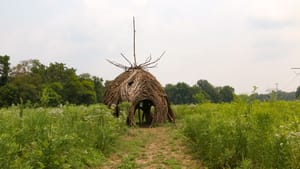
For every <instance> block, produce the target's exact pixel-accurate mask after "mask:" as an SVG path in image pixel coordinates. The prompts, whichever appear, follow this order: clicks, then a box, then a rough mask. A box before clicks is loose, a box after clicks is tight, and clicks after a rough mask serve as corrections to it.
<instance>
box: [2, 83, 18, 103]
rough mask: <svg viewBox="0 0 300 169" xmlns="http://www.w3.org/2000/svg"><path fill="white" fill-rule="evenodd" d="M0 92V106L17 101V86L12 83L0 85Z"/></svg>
mask: <svg viewBox="0 0 300 169" xmlns="http://www.w3.org/2000/svg"><path fill="white" fill-rule="evenodd" d="M0 93H1V94H0V107H3V106H6V107H8V106H11V105H12V104H16V103H18V88H17V86H15V85H14V84H11V83H7V84H6V85H4V86H1V87H0Z"/></svg>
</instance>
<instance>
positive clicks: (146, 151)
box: [99, 124, 205, 169]
mask: <svg viewBox="0 0 300 169" xmlns="http://www.w3.org/2000/svg"><path fill="white" fill-rule="evenodd" d="M99 168H104V169H111V168H113V169H114V168H115V169H117V168H118V169H131V168H143V169H158V168H159V169H169V168H170V169H181V168H182V169H184V168H186V169H187V168H188V169H199V168H200V169H202V168H203V169H204V168H205V167H204V166H203V165H202V164H201V162H200V161H199V160H197V159H195V158H194V155H193V153H192V151H191V150H190V149H189V146H188V143H187V141H186V140H185V139H184V137H183V135H181V133H180V132H179V130H178V127H177V126H176V125H174V124H166V125H163V126H159V127H153V128H140V127H134V128H130V129H129V130H128V132H127V134H126V135H124V136H122V137H121V138H120V141H119V142H118V143H117V145H116V151H115V153H112V154H111V155H110V156H109V157H108V159H107V161H106V162H105V164H104V165H103V166H100V167H99Z"/></svg>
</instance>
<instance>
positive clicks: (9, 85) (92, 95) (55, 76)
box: [0, 56, 104, 107]
mask: <svg viewBox="0 0 300 169" xmlns="http://www.w3.org/2000/svg"><path fill="white" fill-rule="evenodd" d="M8 59H9V57H8V56H3V57H2V56H0V91H1V96H0V107H3V106H10V105H12V104H18V103H19V98H22V99H23V101H24V102H25V103H30V104H33V105H34V106H40V105H41V106H57V105H59V104H61V103H62V104H65V103H71V104H86V105H89V104H94V103H96V102H98V103H99V102H102V100H103V94H104V86H103V84H102V83H103V80H102V79H100V78H98V77H91V76H90V75H89V74H82V75H76V70H75V69H73V68H68V67H66V65H65V64H63V63H50V64H49V66H46V65H43V64H41V63H40V62H39V61H38V60H26V61H22V62H21V63H19V64H18V65H16V66H15V67H13V68H12V69H11V72H10V74H8V69H9V63H8ZM8 75H10V76H9V77H8ZM1 79H2V82H3V83H1ZM2 93H3V94H2Z"/></svg>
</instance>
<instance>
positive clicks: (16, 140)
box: [0, 105, 124, 168]
mask: <svg viewBox="0 0 300 169" xmlns="http://www.w3.org/2000/svg"><path fill="white" fill-rule="evenodd" d="M0 124H1V126H0V168H86V167H87V166H95V165H98V164H100V163H101V162H102V161H103V159H104V155H105V154H107V153H109V152H110V151H111V150H112V147H113V144H114V141H115V140H116V138H117V137H118V135H119V133H121V132H122V131H123V127H124V124H123V122H121V121H120V120H119V119H116V118H114V117H113V116H112V115H111V112H110V110H108V109H107V108H105V107H104V106H102V105H93V106H89V107H86V106H64V107H61V108H47V109H46V108H37V109H29V108H25V109H24V110H23V116H22V117H20V116H19V110H18V107H11V108H9V109H1V110H0Z"/></svg>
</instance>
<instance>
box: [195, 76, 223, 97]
mask: <svg viewBox="0 0 300 169" xmlns="http://www.w3.org/2000/svg"><path fill="white" fill-rule="evenodd" d="M197 85H198V87H199V88H200V89H201V90H202V91H203V92H204V94H205V96H206V97H207V98H209V99H210V100H211V101H212V102H213V103H218V102H219V101H220V96H219V93H218V91H217V89H216V88H215V87H214V86H213V85H212V84H210V83H209V82H208V81H207V80H198V81H197Z"/></svg>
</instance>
